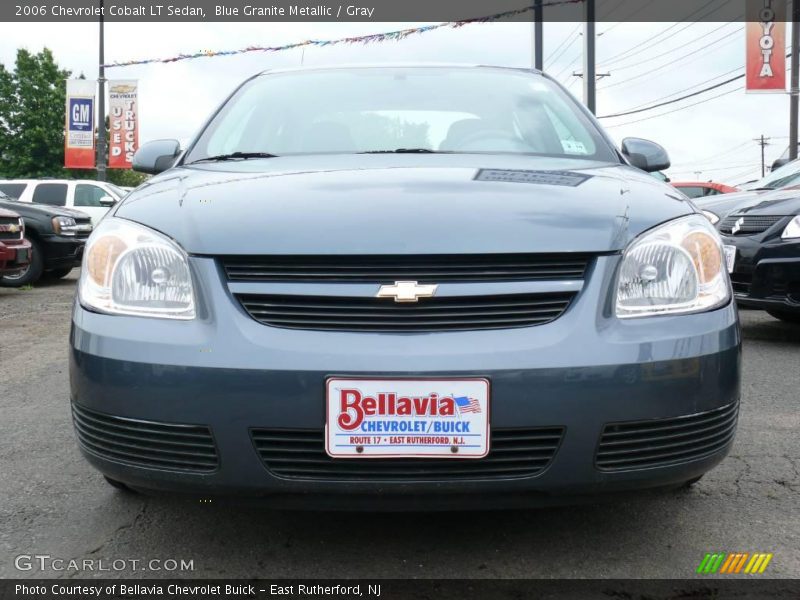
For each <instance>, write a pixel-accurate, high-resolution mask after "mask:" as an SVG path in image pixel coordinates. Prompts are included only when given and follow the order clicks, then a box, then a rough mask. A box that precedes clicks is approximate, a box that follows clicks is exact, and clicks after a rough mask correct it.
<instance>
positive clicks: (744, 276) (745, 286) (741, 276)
mask: <svg viewBox="0 0 800 600" xmlns="http://www.w3.org/2000/svg"><path fill="white" fill-rule="evenodd" d="M752 284H753V274H752V273H738V272H734V273H731V285H732V286H733V293H734V294H743V295H745V296H746V295H748V294H749V293H750V286H752Z"/></svg>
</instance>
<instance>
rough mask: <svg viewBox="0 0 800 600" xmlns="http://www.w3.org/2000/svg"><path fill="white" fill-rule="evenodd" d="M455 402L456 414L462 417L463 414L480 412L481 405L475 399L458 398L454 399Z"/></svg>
mask: <svg viewBox="0 0 800 600" xmlns="http://www.w3.org/2000/svg"><path fill="white" fill-rule="evenodd" d="M454 400H455V401H456V406H458V412H460V413H461V414H462V415H463V414H464V413H479V412H481V403H480V402H478V401H477V400H476V399H475V398H467V397H466V396H461V397H460V398H454Z"/></svg>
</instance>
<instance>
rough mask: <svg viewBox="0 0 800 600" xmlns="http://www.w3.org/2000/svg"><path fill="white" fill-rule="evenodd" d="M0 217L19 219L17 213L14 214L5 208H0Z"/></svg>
mask: <svg viewBox="0 0 800 600" xmlns="http://www.w3.org/2000/svg"><path fill="white" fill-rule="evenodd" d="M0 217H6V218H9V217H11V218H13V217H19V213H16V212H14V211H13V210H6V209H5V208H2V207H0Z"/></svg>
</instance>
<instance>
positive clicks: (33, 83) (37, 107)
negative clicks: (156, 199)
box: [0, 48, 147, 187]
mask: <svg viewBox="0 0 800 600" xmlns="http://www.w3.org/2000/svg"><path fill="white" fill-rule="evenodd" d="M69 76H70V72H69V71H66V70H62V69H60V68H59V67H58V65H57V64H56V61H55V59H54V58H53V53H52V52H51V51H50V50H48V49H47V48H45V49H44V50H42V51H41V52H39V53H38V54H31V53H30V52H28V51H27V50H25V49H23V48H20V49H19V50H18V51H17V60H16V64H15V68H14V71H9V70H8V69H6V67H5V66H4V65H2V64H0V178H5V179H11V178H18V177H58V178H75V179H97V171H96V170H95V169H65V168H64V105H65V103H66V94H67V90H66V83H65V80H66V79H67V78H68V77H69ZM83 78H84V77H83V75H81V79H83ZM106 126H108V120H106ZM106 130H107V127H106ZM146 178H147V176H146V175H143V174H141V173H135V172H133V171H130V170H128V169H109V170H108V171H106V179H107V180H108V181H110V182H111V183H115V184H117V185H122V186H131V187H135V186H137V185H139V184H140V183H142V182H143V181H144V180H145V179H146Z"/></svg>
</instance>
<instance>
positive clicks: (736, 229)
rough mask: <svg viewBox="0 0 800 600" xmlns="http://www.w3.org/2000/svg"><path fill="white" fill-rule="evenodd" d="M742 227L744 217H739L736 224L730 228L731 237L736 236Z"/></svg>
mask: <svg viewBox="0 0 800 600" xmlns="http://www.w3.org/2000/svg"><path fill="white" fill-rule="evenodd" d="M742 225H744V217H739V218H738V219H737V220H736V223H734V224H733V227H731V233H732V234H733V235H736V234H737V233H738V232H739V230H740V229H741V228H742Z"/></svg>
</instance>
